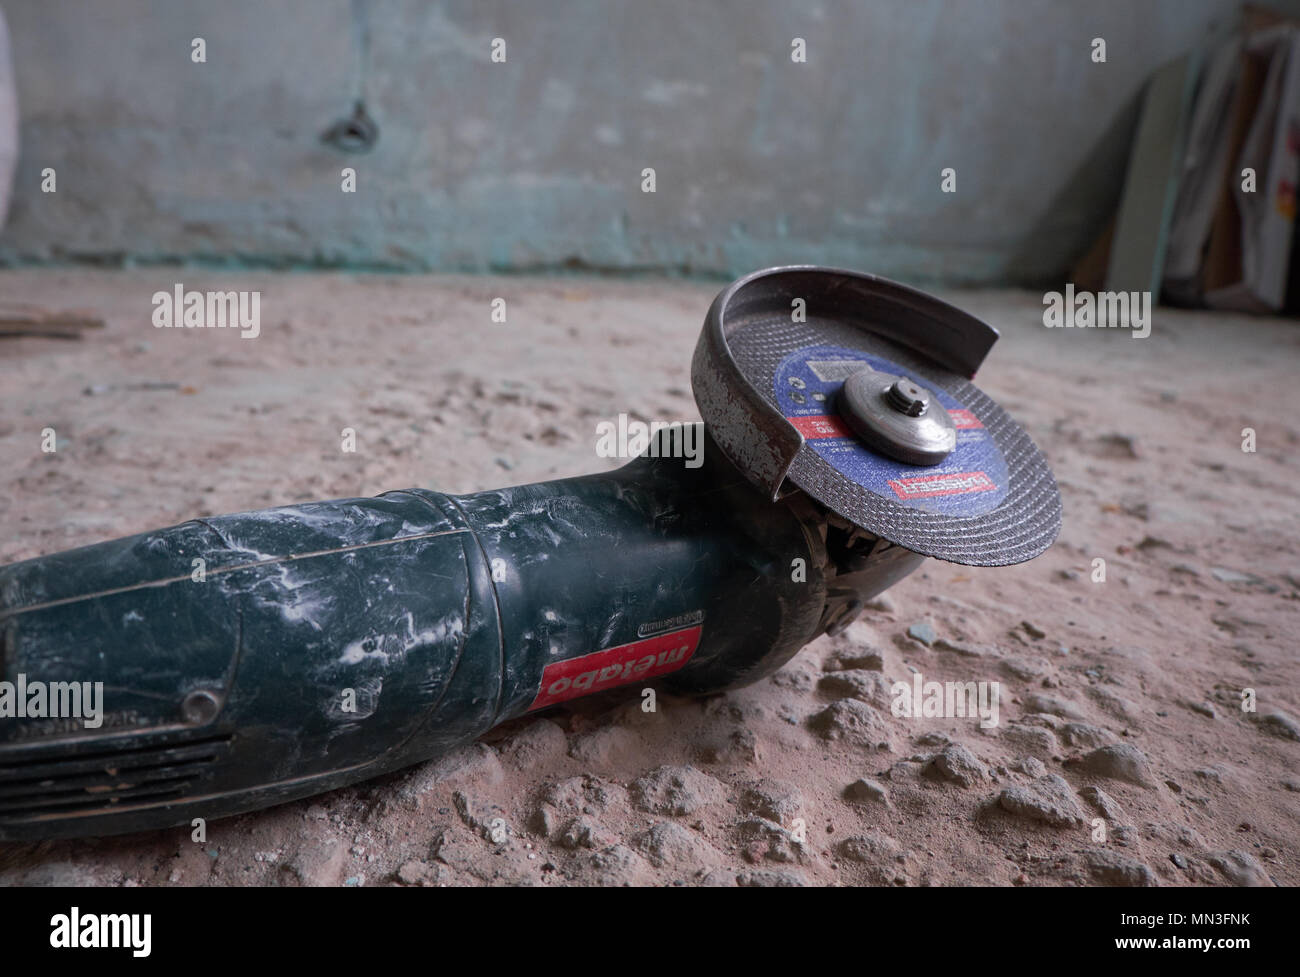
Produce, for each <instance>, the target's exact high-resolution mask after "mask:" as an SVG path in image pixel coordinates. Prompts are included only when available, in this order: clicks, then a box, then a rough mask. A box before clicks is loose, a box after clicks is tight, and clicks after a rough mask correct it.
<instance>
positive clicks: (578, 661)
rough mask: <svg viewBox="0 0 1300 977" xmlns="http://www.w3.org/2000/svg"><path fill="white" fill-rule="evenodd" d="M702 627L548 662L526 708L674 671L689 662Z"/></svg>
mask: <svg viewBox="0 0 1300 977" xmlns="http://www.w3.org/2000/svg"><path fill="white" fill-rule="evenodd" d="M702 630H703V628H702V627H700V626H699V625H696V626H695V627H693V628H684V629H682V630H681V631H670V632H668V633H667V634H657V635H655V636H654V637H653V638H643V639H641V640H640V641H633V642H632V643H631V644H628V645H619V646H618V647H617V648H606V649H605V650H604V651H594V652H592V653H591V654H590V655H583V656H582V657H581V658H570V659H568V660H566V661H562V662H553V663H552V664H550V665H547V666H546V668H545V670H544V671H543V672H542V687H541V688H540V689H539V690H538V692H537V698H536V699H534V700H533V704H532V705H531V706H529V707H528V711H529V712H531V711H532V710H534V709H541V708H543V707H544V706H553V705H555V703H557V702H563V701H564V700H565V699H576V698H578V696H582V695H589V694H591V693H592V692H601V691H603V690H605V689H612V688H614V686H616V685H626V684H627V683H628V682H637V681H644V680H645V679H651V678H656V677H658V676H660V675H667V674H668V673H669V672H675V671H677V669H679V668H681V667H682V666H683V665H685V664H686V663H687V662H688V661H690V660H691V655H693V654H695V649H696V648H697V647H698V646H699V643H700V632H701V631H702Z"/></svg>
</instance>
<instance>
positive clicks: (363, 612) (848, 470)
mask: <svg viewBox="0 0 1300 977" xmlns="http://www.w3.org/2000/svg"><path fill="white" fill-rule="evenodd" d="M997 338H998V334H997V332H996V331H995V330H993V329H992V328H990V327H989V326H987V325H985V324H984V323H982V322H980V321H979V320H978V319H976V318H974V317H972V316H970V315H967V314H966V313H964V312H961V311H959V310H958V309H956V308H953V307H952V306H950V305H948V304H946V303H944V302H942V301H940V300H938V299H936V298H933V297H931V296H928V295H926V294H924V293H922V292H920V291H917V290H914V289H912V288H908V287H905V286H903V285H899V284H896V283H893V282H889V281H886V280H884V279H881V278H878V277H875V276H872V275H866V274H858V273H854V272H848V271H838V270H832V269H825V268H818V267H811V266H808V267H805V266H795V267H783V268H773V269H768V270H765V271H760V272H756V273H754V274H752V275H749V276H747V277H745V278H742V279H740V280H739V281H736V282H735V283H733V284H732V285H730V286H729V287H727V288H726V289H724V290H723V291H722V293H721V294H720V295H719V296H718V297H717V299H716V300H715V301H714V303H713V305H712V307H711V308H710V309H709V312H708V315H707V317H706V319H705V323H704V329H703V332H702V333H701V335H700V339H699V343H698V345H697V347H696V350H695V356H694V360H693V363H692V370H691V379H692V386H693V389H694V393H695V398H696V402H697V404H698V406H699V409H700V413H701V416H702V417H703V423H704V431H705V441H704V452H703V455H704V457H703V463H702V464H701V463H700V462H699V459H698V458H697V459H695V460H693V461H692V462H691V463H690V464H684V463H683V460H682V458H681V457H674V455H675V454H680V452H678V451H676V450H675V448H677V447H680V446H679V445H675V444H674V438H677V437H681V436H683V435H684V434H685V433H696V432H695V431H692V432H685V431H684V429H681V428H677V429H673V428H668V429H665V430H662V431H660V432H659V433H658V437H657V439H656V440H655V441H654V442H653V443H652V444H651V445H650V447H649V450H647V451H646V452H645V454H643V455H642V456H641V457H639V458H637V459H635V460H633V461H631V462H630V463H629V464H627V465H625V466H624V467H622V468H620V469H618V470H616V471H613V472H610V473H608V474H601V475H589V476H585V477H581V478H568V479H560V480H557V481H550V482H543V483H540V484H534V485H522V486H516V487H513V488H505V489H498V490H495V491H488V492H479V493H476V494H472V495H460V496H453V495H445V494H442V493H438V492H433V491H428V490H425V489H407V490H404V491H397V492H389V493H386V494H384V495H380V496H378V497H376V498H369V499H342V500H336V501H330V502H314V503H308V504H302V505H292V506H285V507H281V508H275V509H266V510H262V511H257V512H244V513H239V514H236V515H228V516H221V517H215V518H203V519H194V520H191V521H189V522H186V523H183V524H181V525H179V526H173V527H170V528H167V529H161V530H157V531H155V532H148V533H142V534H140V535H137V536H131V537H127V538H125V539H119V540H114V541H111V542H104V543H98V544H95V545H92V546H85V547H82V548H79V549H75V550H69V551H66V552H62V553H54V554H50V555H47V556H42V557H38V558H36V559H31V560H27V561H24V562H21V563H16V564H11V565H9V566H5V567H0V839H2V840H16V839H40V838H55V837H69V836H83V835H108V834H117V833H123V832H130V831H140V830H147V829H158V828H166V827H170V826H175V825H182V824H184V825H189V824H190V823H191V820H192V819H193V818H196V817H197V818H205V819H214V818H219V817H223V816H227V815H233V814H238V813H241V812H247V811H252V810H257V809H261V808H265V807H269V806H271V805H275V804H280V803H283V802H285V801H290V800H293V799H296V798H301V797H306V796H309V795H313V794H318V793H321V792H323V791H327V790H331V789H334V788H337V787H340V786H344V785H347V784H353V783H356V782H358V781H362V780H366V779H368V778H371V777H375V776H378V775H381V774H385V773H388V772H391V771H394V770H397V769H399V768H402V767H405V766H409V765H411V764H414V763H417V762H420V761H424V760H428V759H431V758H434V757H437V756H439V755H441V754H443V753H445V752H447V751H449V750H451V749H453V748H455V747H456V746H459V745H462V744H464V743H467V742H469V741H471V740H473V739H474V738H475V737H478V736H480V735H482V734H483V733H485V732H486V731H488V730H489V729H491V728H492V727H493V726H495V725H497V724H499V723H502V722H504V721H506V720H509V719H513V718H516V717H519V716H521V715H524V714H526V713H529V712H532V711H536V710H542V709H546V708H549V707H551V706H554V705H556V704H558V703H562V702H564V701H566V700H568V699H572V698H574V697H577V696H582V695H588V694H592V693H596V692H602V691H605V690H607V689H611V688H615V687H618V686H629V687H632V688H634V689H637V690H639V689H640V688H641V687H644V686H645V685H647V684H649V683H662V684H664V685H665V686H667V687H668V688H670V689H672V690H673V691H676V692H682V693H710V692H717V691H720V690H725V689H730V688H734V687H737V686H741V685H745V684H747V683H751V682H754V681H756V680H757V679H759V678H761V677H763V676H765V675H768V674H770V673H772V672H773V671H775V670H776V669H778V668H780V667H781V666H782V665H783V664H785V663H786V662H787V661H788V660H789V659H790V658H791V657H793V656H794V654H795V653H796V652H797V651H798V650H799V649H800V648H801V647H803V646H804V645H805V644H807V643H808V642H810V641H812V640H813V639H814V638H816V637H818V636H819V635H821V634H823V633H828V632H829V633H837V632H839V631H841V630H843V629H844V628H845V627H847V626H848V624H849V623H850V622H851V621H852V620H853V619H854V618H855V617H856V616H857V615H858V613H859V612H860V611H861V609H862V607H863V605H864V604H865V603H866V602H867V601H869V600H870V599H871V598H872V597H874V596H876V595H877V594H879V593H880V592H882V591H884V590H885V589H886V588H888V587H889V586H891V585H892V584H894V583H895V582H897V581H898V580H900V579H902V578H903V577H905V576H906V575H907V574H909V573H911V572H912V571H913V570H915V569H916V567H917V566H918V565H920V564H921V563H922V562H923V561H924V560H925V558H926V557H934V558H937V559H940V560H946V561H950V562H954V563H962V564H969V565H978V566H996V565H1004V564H1011V563H1018V562H1022V561H1025V560H1029V559H1032V558H1033V557H1035V556H1037V555H1038V554H1039V553H1041V552H1042V551H1043V550H1045V549H1046V548H1047V547H1048V546H1049V545H1050V544H1051V543H1052V541H1053V540H1054V539H1055V538H1056V535H1057V533H1058V531H1059V529H1060V519H1061V503H1060V495H1059V492H1058V490H1057V487H1056V483H1055V480H1054V479H1053V476H1052V473H1051V471H1050V469H1049V467H1048V465H1047V462H1046V460H1045V459H1044V458H1043V456H1042V454H1041V453H1040V452H1039V450H1038V449H1037V448H1036V447H1035V446H1034V444H1033V443H1032V442H1031V441H1030V439H1029V437H1028V436H1027V435H1026V434H1025V432H1024V431H1023V430H1021V429H1020V427H1019V426H1017V425H1016V423H1015V422H1014V421H1013V420H1012V419H1011V418H1010V417H1009V416H1008V415H1007V414H1006V413H1005V412H1004V411H1003V410H1002V409H1001V408H1000V407H999V406H998V405H997V404H996V403H994V402H993V401H992V400H991V399H990V398H989V397H988V396H986V395H985V394H984V393H982V392H981V391H980V390H979V389H978V388H976V387H975V386H974V385H973V384H972V383H971V382H970V380H971V378H972V377H973V376H974V374H975V371H976V369H977V368H978V367H979V365H980V363H981V362H982V361H983V359H984V357H985V355H986V354H987V353H988V351H989V349H990V348H991V347H992V345H993V343H994V342H995V341H996V339H997ZM93 689H98V690H100V693H101V695H102V702H101V703H100V704H99V711H98V715H97V718H96V719H95V721H94V722H93V725H92V723H91V722H90V721H89V720H87V719H85V718H81V717H79V716H78V715H77V713H78V705H79V703H78V699H79V698H83V697H85V698H89V697H90V696H91V695H92V692H91V690H93ZM6 697H7V701H6ZM80 706H81V708H82V710H83V711H85V706H86V704H85V702H81V703H80Z"/></svg>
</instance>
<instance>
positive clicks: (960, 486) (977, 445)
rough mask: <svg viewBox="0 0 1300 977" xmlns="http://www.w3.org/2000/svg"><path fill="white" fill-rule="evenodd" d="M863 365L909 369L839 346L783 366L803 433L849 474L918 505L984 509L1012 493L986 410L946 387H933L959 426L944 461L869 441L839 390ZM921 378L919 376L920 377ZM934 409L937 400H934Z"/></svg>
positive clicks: (789, 406) (794, 420)
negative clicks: (842, 405)
mask: <svg viewBox="0 0 1300 977" xmlns="http://www.w3.org/2000/svg"><path fill="white" fill-rule="evenodd" d="M864 367H869V368H870V369H873V370H879V371H880V372H882V373H890V374H894V375H895V376H906V375H907V371H906V370H904V369H903V368H902V367H901V366H898V365H897V364H896V363H891V362H890V361H889V360H887V359H884V358H883V357H880V356H870V355H868V354H866V353H863V352H860V351H858V350H852V349H843V348H842V347H839V346H805V347H804V348H803V349H801V350H798V351H797V352H794V353H791V354H790V355H789V356H787V357H786V358H785V359H784V360H782V361H781V365H780V366H779V367H777V370H776V381H775V387H776V390H775V393H776V402H777V405H778V406H779V407H780V409H781V413H783V414H784V415H785V416H786V418H787V419H788V420H789V421H790V423H791V424H793V425H794V426H795V427H796V428H797V429H798V431H799V433H801V434H802V435H803V436H804V440H805V441H806V442H807V444H808V446H809V447H811V448H812V449H813V450H814V451H816V452H817V454H819V455H821V456H822V458H824V459H825V460H826V461H827V462H828V463H829V464H830V465H831V467H833V468H834V469H835V470H836V471H838V472H839V473H840V474H841V475H843V476H844V477H845V478H847V479H849V481H852V482H856V483H857V484H858V485H861V486H862V487H863V488H865V489H867V490H868V491H870V492H874V493H875V494H876V495H879V496H882V497H884V498H886V499H889V500H890V501H893V502H897V503H898V504H899V505H905V506H907V507H909V508H911V509H921V510H924V511H925V512H940V513H944V514H946V515H956V516H978V515H982V514H983V513H986V512H989V511H991V510H993V509H996V508H997V506H998V503H1000V502H1001V501H1002V499H1003V498H1004V497H1005V496H1006V494H1007V465H1006V462H1005V461H1004V460H1003V458H1002V452H1001V450H1000V449H999V448H998V446H997V444H996V443H995V442H994V440H993V436H992V435H991V434H989V432H988V431H987V430H986V429H985V427H984V425H983V423H982V422H981V420H980V418H978V417H976V416H975V414H974V413H973V412H972V411H970V410H968V409H967V408H965V407H963V406H962V405H961V404H960V403H959V402H958V401H957V399H956V398H955V397H953V396H952V395H951V394H949V393H948V392H947V391H945V390H940V389H938V388H937V387H934V386H933V385H931V384H929V383H927V382H926V381H924V380H917V382H919V383H920V384H921V386H923V387H925V388H926V389H928V390H930V391H931V392H932V393H933V394H934V395H935V396H936V397H937V398H938V399H939V403H941V404H942V405H943V406H944V407H945V408H947V410H948V413H949V415H951V417H952V419H953V423H954V424H955V425H956V427H957V447H956V448H954V449H953V451H952V454H950V455H949V456H948V457H947V458H945V459H944V460H943V461H942V463H940V464H938V465H929V466H927V465H906V464H903V463H902V462H901V461H894V460H893V459H892V458H886V457H885V456H883V455H878V454H876V453H875V452H873V451H871V450H870V449H868V448H867V447H866V446H865V445H863V444H862V442H861V441H859V440H858V439H857V437H856V436H855V435H854V434H853V432H852V431H851V430H850V429H849V426H848V425H847V424H846V423H845V422H844V420H843V419H842V418H841V417H840V415H839V413H838V411H837V410H836V397H837V396H838V394H839V392H840V388H841V387H842V386H844V381H845V380H846V379H847V378H848V377H849V376H850V375H851V374H854V373H857V372H858V371H859V370H861V369H863V368H864ZM913 379H914V380H916V379H917V378H916V377H913ZM930 409H931V410H933V409H934V405H931V408H930Z"/></svg>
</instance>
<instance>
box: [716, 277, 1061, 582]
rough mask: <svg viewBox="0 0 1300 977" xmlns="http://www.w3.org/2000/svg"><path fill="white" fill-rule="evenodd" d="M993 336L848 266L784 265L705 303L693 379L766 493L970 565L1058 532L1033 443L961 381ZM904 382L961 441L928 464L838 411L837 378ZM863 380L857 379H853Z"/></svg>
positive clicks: (737, 456)
mask: <svg viewBox="0 0 1300 977" xmlns="http://www.w3.org/2000/svg"><path fill="white" fill-rule="evenodd" d="M997 338H998V334H997V332H996V331H995V330H993V329H992V328H990V327H989V326H987V325H985V324H984V323H982V322H980V321H979V320H978V319H976V318H974V317H973V316H970V315H967V314H966V313H964V312H962V311H961V310H959V309H956V308H954V307H952V306H950V305H948V304H947V303H945V302H942V301H940V300H938V299H936V298H934V297H932V296H929V295H926V294H925V293H923V292H920V291H917V290H915V289H912V288H909V287H907V286H904V285H899V284H897V283H896V282H890V281H887V280H885V279H881V278H877V277H875V276H873V275H865V274H861V273H857V272H851V271H841V270H838V269H827V268H818V267H811V266H793V267H785V268H771V269H767V270H765V271H760V272H755V273H754V274H752V275H749V276H747V277H745V278H742V279H740V280H739V281H737V282H735V283H734V284H732V285H731V286H729V287H728V288H726V289H724V290H723V291H722V293H721V294H720V295H719V296H718V297H717V299H716V300H715V301H714V303H713V306H712V307H711V308H710V310H709V315H708V318H707V319H706V320H705V324H704V331H703V333H702V334H701V336H700V342H699V345H698V346H697V347H696V351H695V359H694V362H693V364H692V371H691V380H692V386H693V389H694V392H695V399H696V403H697V404H698V405H699V408H700V412H701V415H702V417H703V418H704V422H705V425H706V426H707V428H708V430H709V433H710V435H711V438H712V440H713V442H714V443H715V444H716V445H717V446H718V447H719V448H721V449H722V451H723V453H724V454H726V455H727V457H728V458H729V459H730V460H731V462H732V463H733V464H734V465H736V466H737V467H738V468H739V469H740V470H741V471H742V472H743V473H744V474H745V475H746V476H747V477H748V478H749V479H750V480H751V481H752V482H754V484H755V485H757V486H759V487H760V488H761V489H763V490H764V491H765V492H767V493H769V494H770V495H771V497H772V498H773V499H778V498H781V497H783V496H785V495H787V494H789V493H791V492H794V491H797V490H802V491H803V492H805V493H807V494H808V495H809V496H811V497H812V498H813V499H815V500H817V501H818V502H820V503H821V504H822V505H824V506H825V507H826V508H828V509H830V510H831V511H832V512H835V513H837V514H838V515H840V516H842V517H843V518H845V519H847V520H848V521H850V522H851V523H853V524H854V525H857V526H860V527H861V528H862V529H864V530H866V531H868V532H870V533H873V534H875V535H877V536H880V537H882V538H884V539H887V540H889V541H891V542H893V543H897V544H898V545H900V546H903V547H906V548H907V549H909V550H913V551H915V552H917V553H922V554H924V555H926V556H933V557H937V558H938V559H942V560H948V561H950V562H953V563H964V564H970V565H974V566H1000V565H1005V564H1010V563H1020V562H1023V561H1025V560H1029V559H1032V558H1033V557H1035V556H1037V555H1038V554H1039V553H1041V552H1042V551H1043V550H1045V549H1047V547H1048V546H1050V545H1051V543H1052V541H1053V540H1055V539H1056V536H1057V533H1058V532H1060V528H1061V497H1060V492H1059V491H1058V489H1057V486H1056V480H1055V478H1053V476H1052V472H1051V469H1050V468H1049V467H1048V465H1047V460H1046V459H1045V458H1044V457H1043V455H1042V452H1040V451H1039V450H1038V448H1037V447H1036V446H1035V445H1034V443H1033V442H1032V441H1031V440H1030V438H1029V435H1027V434H1026V433H1025V432H1024V431H1023V430H1022V429H1021V428H1020V426H1019V425H1018V424H1016V422H1015V421H1013V420H1012V419H1011V417H1010V415H1008V414H1007V413H1006V412H1005V411H1004V410H1003V409H1002V408H1001V407H999V406H998V405H997V404H996V403H995V402H994V401H993V400H992V399H991V398H990V397H988V396H987V395H986V394H984V393H983V392H982V391H981V390H980V389H979V388H978V387H976V386H975V385H974V384H973V383H971V382H970V378H971V377H973V376H974V374H975V371H976V369H977V368H978V367H979V365H980V363H981V362H982V361H983V359H984V356H985V354H986V353H987V352H988V350H989V349H990V348H991V347H992V345H993V343H994V342H995V341H996V340H997ZM863 371H876V372H879V373H881V374H883V375H887V376H890V377H895V378H897V377H903V378H906V379H907V380H910V381H912V382H913V383H915V384H917V385H919V386H920V387H921V388H923V389H924V390H925V391H927V395H931V394H932V395H933V398H934V399H936V400H937V401H938V403H937V404H932V407H933V409H938V408H939V407H940V406H941V407H942V408H943V409H945V410H946V411H947V413H948V415H949V417H950V418H951V419H952V422H953V426H954V427H955V428H956V432H957V439H956V446H955V448H953V450H952V451H951V453H949V454H948V455H947V456H946V457H944V458H943V459H942V460H941V461H939V462H938V463H936V464H932V465H914V464H908V463H905V462H902V461H899V460H897V459H896V458H894V457H890V456H888V455H886V454H882V453H879V452H877V451H873V450H872V449H871V448H869V447H868V446H867V444H866V443H865V442H864V441H863V440H861V439H860V438H859V437H858V436H856V435H855V434H854V431H853V430H852V429H851V427H850V426H849V424H848V423H846V421H845V420H844V418H843V417H842V416H841V413H840V399H841V397H842V392H843V388H844V384H845V381H846V380H848V379H849V377H851V376H854V375H855V374H859V375H860V374H861V373H862V372H863ZM861 379H862V378H861V376H859V380H861Z"/></svg>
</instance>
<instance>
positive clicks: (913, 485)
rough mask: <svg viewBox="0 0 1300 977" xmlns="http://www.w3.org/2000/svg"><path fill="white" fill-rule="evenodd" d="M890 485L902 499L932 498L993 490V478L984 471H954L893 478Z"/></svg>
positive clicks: (994, 486) (994, 487)
mask: <svg viewBox="0 0 1300 977" xmlns="http://www.w3.org/2000/svg"><path fill="white" fill-rule="evenodd" d="M889 487H890V488H892V489H893V490H894V494H895V495H897V496H898V497H899V498H900V499H930V498H934V497H935V496H936V495H965V494H966V493H968V492H992V491H993V490H994V489H996V488H997V486H996V485H994V484H993V479H991V478H989V477H988V476H987V475H986V474H984V473H983V472H953V473H952V474H951V475H920V476H917V477H916V478H891V479H890V480H889Z"/></svg>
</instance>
